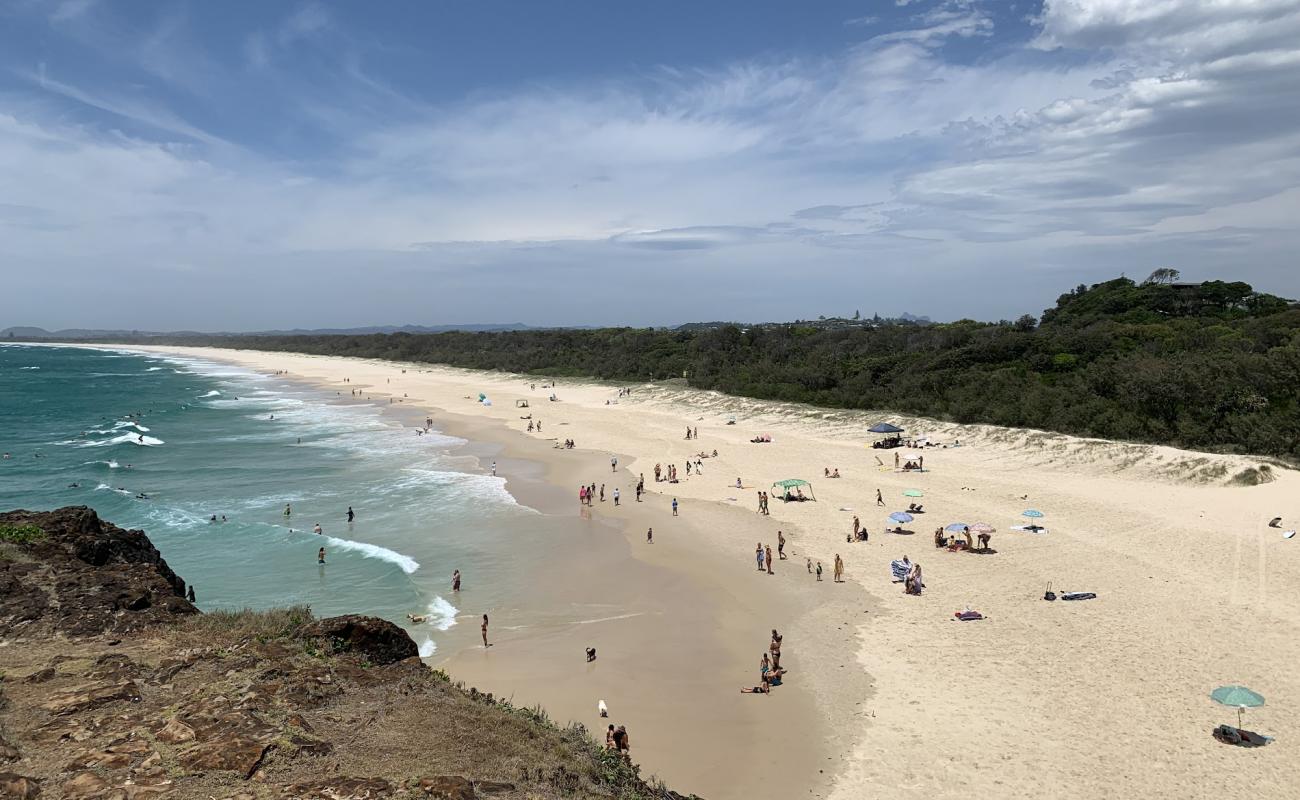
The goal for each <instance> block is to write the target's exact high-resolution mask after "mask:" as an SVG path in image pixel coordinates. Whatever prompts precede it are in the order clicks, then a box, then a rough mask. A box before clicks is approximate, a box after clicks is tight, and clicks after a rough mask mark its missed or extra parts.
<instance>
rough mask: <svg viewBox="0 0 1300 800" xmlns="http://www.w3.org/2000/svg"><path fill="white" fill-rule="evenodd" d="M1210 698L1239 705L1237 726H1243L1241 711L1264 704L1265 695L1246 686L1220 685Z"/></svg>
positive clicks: (1225, 703)
mask: <svg viewBox="0 0 1300 800" xmlns="http://www.w3.org/2000/svg"><path fill="white" fill-rule="evenodd" d="M1210 699H1211V700H1213V701H1214V702H1216V703H1218V704H1219V705H1223V706H1236V707H1237V727H1238V728H1240V727H1241V713H1242V712H1243V711H1245V710H1246V709H1247V708H1258V707H1259V706H1262V705H1264V696H1263V695H1261V694H1259V693H1258V692H1252V691H1251V690H1250V689H1247V688H1246V687H1245V686H1220V687H1219V688H1217V689H1215V690H1214V691H1212V692H1210Z"/></svg>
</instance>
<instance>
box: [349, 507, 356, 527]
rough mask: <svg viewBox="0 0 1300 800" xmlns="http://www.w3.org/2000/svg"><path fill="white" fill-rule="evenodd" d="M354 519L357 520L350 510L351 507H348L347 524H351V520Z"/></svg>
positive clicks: (354, 513)
mask: <svg viewBox="0 0 1300 800" xmlns="http://www.w3.org/2000/svg"><path fill="white" fill-rule="evenodd" d="M356 518H357V514H356V512H355V511H353V510H352V506H348V523H349V524H351V522H352V520H354V519H356Z"/></svg>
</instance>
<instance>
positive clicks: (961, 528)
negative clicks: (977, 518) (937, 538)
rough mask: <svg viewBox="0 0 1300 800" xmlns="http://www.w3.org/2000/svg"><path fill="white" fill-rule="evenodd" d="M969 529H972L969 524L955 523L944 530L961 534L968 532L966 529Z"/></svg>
mask: <svg viewBox="0 0 1300 800" xmlns="http://www.w3.org/2000/svg"><path fill="white" fill-rule="evenodd" d="M969 527H970V526H969V525H967V524H966V523H964V522H954V523H953V524H951V525H949V526H948V527H946V528H944V530H945V531H958V532H961V531H964V530H966V529H967V528H969Z"/></svg>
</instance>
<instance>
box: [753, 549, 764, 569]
mask: <svg viewBox="0 0 1300 800" xmlns="http://www.w3.org/2000/svg"><path fill="white" fill-rule="evenodd" d="M754 560H755V561H757V562H758V571H759V572H762V571H763V543H762V542H759V543H758V544H756V545H754Z"/></svg>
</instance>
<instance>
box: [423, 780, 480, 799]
mask: <svg viewBox="0 0 1300 800" xmlns="http://www.w3.org/2000/svg"><path fill="white" fill-rule="evenodd" d="M419 789H420V791H422V792H424V793H425V794H426V795H428V796H430V797H434V798H437V800H477V798H478V795H477V794H476V793H475V792H474V784H473V783H471V782H470V780H469V779H468V778H462V777H461V776H459V775H437V776H435V777H432V778H421V779H420V783H419Z"/></svg>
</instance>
